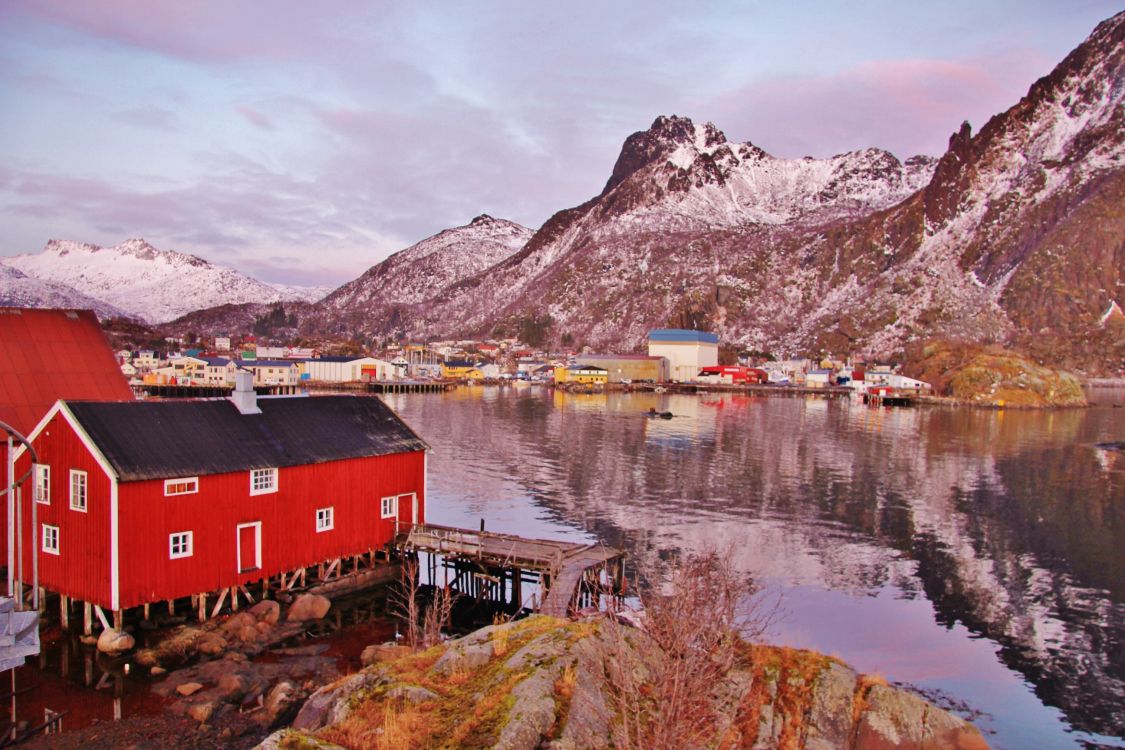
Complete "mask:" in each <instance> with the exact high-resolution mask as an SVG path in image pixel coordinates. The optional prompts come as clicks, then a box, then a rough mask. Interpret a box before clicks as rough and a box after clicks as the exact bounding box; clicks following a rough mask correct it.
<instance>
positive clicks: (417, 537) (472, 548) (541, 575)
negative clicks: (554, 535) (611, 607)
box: [396, 524, 625, 617]
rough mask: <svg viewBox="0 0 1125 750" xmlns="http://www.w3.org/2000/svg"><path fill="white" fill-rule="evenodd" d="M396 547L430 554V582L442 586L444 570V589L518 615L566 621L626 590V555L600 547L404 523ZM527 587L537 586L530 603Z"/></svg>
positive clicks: (409, 551) (620, 594)
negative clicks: (439, 580)
mask: <svg viewBox="0 0 1125 750" xmlns="http://www.w3.org/2000/svg"><path fill="white" fill-rule="evenodd" d="M396 545H397V546H398V547H399V549H400V550H402V551H404V552H407V553H418V552H423V553H427V554H428V556H429V573H430V582H431V583H436V582H437V569H438V567H439V566H440V567H442V568H444V571H445V582H444V585H447V586H450V585H451V586H452V587H453V588H455V589H456V590H457V591H458V592H459V593H462V594H468V595H471V596H474V597H476V598H478V599H482V598H483V599H489V600H491V601H495V602H497V603H500V604H502V605H506V606H509V607H511V608H513V609H517V610H518V609H521V608H524V607H525V606H526V607H527V608H529V609H531V610H532V611H536V612H543V613H544V614H550V615H554V616H556V617H566V616H567V615H569V614H572V613H573V612H574V611H576V610H578V609H583V608H585V607H600V605H601V598H602V597H603V596H614V597H620V596H622V595H623V594H624V590H625V578H624V558H625V554H624V553H623V552H622V551H621V550H617V549H614V548H612V547H605V546H603V545H600V544H581V543H576V542H563V541H557V540H551V539H529V538H527V537H521V536H517V535H515V534H501V533H496V532H491V531H484V530H480V531H477V530H474V529H462V528H457V527H453V526H440V525H437V524H403V525H402V526H400V528H399V533H398V536H397V539H396ZM450 571H453V573H454V578H453V580H452V581H450V580H449V572H450ZM524 584H532V585H534V586H535V587H536V588H534V589H533V590H532V593H531V597H530V599H525V598H524V596H523V585H524ZM528 601H530V604H528Z"/></svg>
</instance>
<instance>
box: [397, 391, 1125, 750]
mask: <svg viewBox="0 0 1125 750" xmlns="http://www.w3.org/2000/svg"><path fill="white" fill-rule="evenodd" d="M1112 398H1117V400H1120V398H1119V397H1114V396H1112V395H1110V396H1106V397H1101V398H1099V400H1102V401H1104V400H1107V399H1112ZM387 400H388V402H389V403H390V404H391V405H392V406H393V407H394V408H395V409H397V410H398V411H399V412H400V413H401V414H402V416H403V417H404V418H406V420H407V421H408V422H410V424H411V425H412V426H413V427H414V428H415V430H417V432H418V433H419V434H421V435H422V437H423V438H425V439H426V440H427V441H428V442H429V443H430V445H431V446H432V447H433V453H432V455H431V456H430V463H429V493H430V495H429V497H430V507H429V511H428V514H427V515H428V519H429V520H430V521H433V522H435V523H447V524H452V525H466V526H476V525H477V524H479V519H481V518H485V519H487V524H488V528H490V529H491V530H495V531H509V532H515V533H520V534H525V535H530V536H540V537H545V538H565V539H575V540H594V539H600V540H602V541H604V542H606V543H607V544H611V545H616V546H621V547H624V548H625V549H626V550H627V552H628V554H629V556H630V558H631V560H632V561H634V563H635V564H637V565H638V567H646V561H652V560H655V559H656V558H657V557H658V556H661V555H666V554H667V553H668V552H672V551H676V550H698V549H702V548H705V547H709V546H719V547H725V546H726V545H731V544H733V545H734V549H736V550H737V554H738V564H739V566H740V568H741V569H743V570H744V571H745V572H746V573H747V574H748V575H749V576H752V577H753V578H754V579H755V581H756V582H757V583H759V584H763V585H767V586H773V587H777V588H780V589H781V590H782V591H783V593H784V604H783V606H784V610H785V617H784V620H783V621H782V622H781V623H779V624H778V625H777V626H776V627H775V628H774V631H773V634H772V639H773V640H774V641H777V642H783V643H787V644H790V645H794V646H801V647H808V648H815V649H819V650H821V651H824V652H826V653H831V654H835V655H837V656H839V657H841V658H843V659H844V660H846V661H848V662H850V663H851V664H853V665H855V666H856V667H857V668H858V669H860V670H862V671H866V672H875V671H878V672H880V673H882V674H883V675H885V676H886V677H887V678H888V679H890V680H892V681H898V682H905V683H909V684H912V685H914V686H916V687H919V688H921V689H924V690H926V691H929V692H931V693H932V694H933V693H938V694H941V693H944V694H948V695H951V696H956V697H957V698H959V699H961V700H964V701H965V702H967V703H968V704H969V706H970V707H971V708H972V709H974V710H976V711H979V712H982V715H981V716H980V717H979V718H977V719H976V723H977V725H978V726H980V727H981V728H982V729H983V730H984V731H986V732H989V733H991V734H990V741H991V742H992V744H993V746H994V747H997V748H1006V749H1007V750H1024V749H1027V748H1079V747H1090V746H1108V747H1125V740H1123V739H1122V737H1123V736H1125V537H1123V533H1122V532H1125V454H1120V455H1119V454H1118V453H1115V452H1111V451H1105V450H1101V449H1098V448H1097V447H1096V445H1095V444H1096V443H1099V442H1106V441H1122V440H1125V409H1113V408H1109V407H1099V408H1093V409H1087V410H1068V411H1058V412H1012V411H1007V412H994V411H978V410H958V409H936V408H934V409H871V408H868V407H865V406H862V405H854V404H851V403H849V402H848V401H846V400H833V401H828V400H819V399H799V398H777V397H775V398H752V397H745V396H740V395H733V394H725V395H722V396H719V395H715V396H667V395H655V394H644V395H642V394H611V395H603V396H582V395H569V394H563V393H554V392H551V391H549V390H547V389H541V388H507V389H499V388H480V387H477V388H463V389H460V390H457V391H454V392H450V393H447V394H443V395H433V394H408V395H395V396H389V397H387ZM650 407H655V408H656V409H657V410H660V411H671V412H672V413H673V414H675V415H676V416H675V418H674V419H671V420H650V419H648V418H647V417H645V416H644V414H643V413H644V412H645V411H647V410H648V409H649V408H650Z"/></svg>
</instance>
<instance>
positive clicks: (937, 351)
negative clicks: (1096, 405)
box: [906, 341, 1086, 408]
mask: <svg viewBox="0 0 1125 750" xmlns="http://www.w3.org/2000/svg"><path fill="white" fill-rule="evenodd" d="M909 355H910V361H909V362H908V364H907V367H906V371H907V373H908V374H909V375H910V376H911V377H916V378H918V379H920V380H924V381H926V382H928V383H930V384H932V385H933V387H934V392H935V393H936V394H938V395H940V396H945V397H948V398H952V399H954V400H956V401H958V402H962V403H970V404H977V405H981V406H998V407H1025V408H1042V407H1057V406H1086V395H1085V393H1084V392H1083V391H1082V384H1081V383H1080V382H1079V380H1078V378H1076V377H1075V376H1074V375H1072V374H1070V373H1068V372H1064V371H1062V370H1057V369H1054V368H1051V367H1046V366H1043V365H1038V364H1036V363H1035V362H1032V361H1031V360H1030V359H1028V358H1027V357H1025V356H1024V355H1022V354H1019V353H1017V352H1014V351H1011V350H1009V349H1004V348H1002V347H999V346H981V345H977V344H964V343H958V342H952V341H931V342H928V343H927V344H925V345H924V346H921V347H916V348H915V349H914V350H913V351H912V352H910V353H909Z"/></svg>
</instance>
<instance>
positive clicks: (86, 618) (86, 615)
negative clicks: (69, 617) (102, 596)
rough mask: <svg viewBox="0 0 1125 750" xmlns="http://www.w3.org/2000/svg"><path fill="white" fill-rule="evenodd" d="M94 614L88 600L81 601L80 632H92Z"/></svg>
mask: <svg viewBox="0 0 1125 750" xmlns="http://www.w3.org/2000/svg"><path fill="white" fill-rule="evenodd" d="M93 620H94V616H93V610H92V608H91V607H90V602H82V634H83V635H90V634H92V633H93V632H94V622H93Z"/></svg>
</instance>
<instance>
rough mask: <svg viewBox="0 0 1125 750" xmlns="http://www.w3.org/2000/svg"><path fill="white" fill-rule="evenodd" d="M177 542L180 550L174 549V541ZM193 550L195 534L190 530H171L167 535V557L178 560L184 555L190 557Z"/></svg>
mask: <svg viewBox="0 0 1125 750" xmlns="http://www.w3.org/2000/svg"><path fill="white" fill-rule="evenodd" d="M177 541H178V542H179V547H180V550H179V551H178V552H177V551H176V546H177V545H176V542H177ZM194 552H195V534H194V533H193V532H191V531H173V532H172V533H171V534H169V535H168V559H169V560H179V559H181V558H184V557H191V556H192V554H193V553H194Z"/></svg>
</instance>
